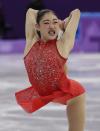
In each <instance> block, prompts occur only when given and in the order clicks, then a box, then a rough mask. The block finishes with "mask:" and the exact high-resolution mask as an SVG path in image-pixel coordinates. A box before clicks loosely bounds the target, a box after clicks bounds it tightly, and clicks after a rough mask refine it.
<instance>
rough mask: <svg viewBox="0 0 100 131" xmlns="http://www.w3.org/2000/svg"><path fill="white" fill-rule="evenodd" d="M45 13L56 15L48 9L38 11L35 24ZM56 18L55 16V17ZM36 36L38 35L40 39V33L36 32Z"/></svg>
mask: <svg viewBox="0 0 100 131" xmlns="http://www.w3.org/2000/svg"><path fill="white" fill-rule="evenodd" d="M47 13H53V14H54V15H56V13H55V12H54V11H53V10H50V9H43V10H39V11H38V13H37V18H36V23H37V24H39V23H40V20H41V19H42V18H43V16H44V15H45V14H47ZM56 16H57V15H56ZM37 34H38V35H39V37H41V34H40V31H37Z"/></svg>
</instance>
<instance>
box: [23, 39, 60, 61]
mask: <svg viewBox="0 0 100 131" xmlns="http://www.w3.org/2000/svg"><path fill="white" fill-rule="evenodd" d="M53 41H57V39H53V40H48V41H46V42H44V41H43V40H42V39H39V40H37V41H36V42H35V43H34V44H33V45H32V47H31V48H30V49H29V51H28V53H27V54H26V55H25V56H24V57H23V59H24V60H25V59H26V57H27V55H28V54H29V53H30V51H31V50H32V48H33V46H34V45H35V44H36V43H38V44H39V45H42V44H43V45H47V43H52V42H53Z"/></svg>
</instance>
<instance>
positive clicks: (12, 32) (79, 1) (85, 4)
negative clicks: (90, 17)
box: [0, 0, 100, 39]
mask: <svg viewBox="0 0 100 131" xmlns="http://www.w3.org/2000/svg"><path fill="white" fill-rule="evenodd" d="M0 3H1V5H2V10H3V13H4V16H5V21H6V24H5V25H6V27H7V33H6V38H7V39H8V38H13V39H16V38H25V34H24V32H25V29H24V26H25V14H26V10H27V9H28V8H29V7H31V8H35V9H43V8H49V9H53V10H54V11H55V12H56V13H57V14H58V17H60V18H61V19H64V18H65V17H66V16H67V15H68V14H69V13H70V11H71V10H73V9H75V8H79V9H80V10H81V12H100V0H0Z"/></svg>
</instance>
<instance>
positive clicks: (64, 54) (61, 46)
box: [56, 40, 68, 59]
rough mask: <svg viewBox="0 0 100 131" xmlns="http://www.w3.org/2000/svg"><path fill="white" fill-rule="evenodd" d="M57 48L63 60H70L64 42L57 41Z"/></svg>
mask: <svg viewBox="0 0 100 131" xmlns="http://www.w3.org/2000/svg"><path fill="white" fill-rule="evenodd" d="M56 46H57V50H58V52H59V54H60V55H61V56H62V57H63V58H65V59H67V58H68V53H67V49H66V48H65V47H64V44H63V42H62V41H61V40H57V42H56Z"/></svg>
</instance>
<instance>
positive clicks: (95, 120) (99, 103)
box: [0, 53, 100, 131]
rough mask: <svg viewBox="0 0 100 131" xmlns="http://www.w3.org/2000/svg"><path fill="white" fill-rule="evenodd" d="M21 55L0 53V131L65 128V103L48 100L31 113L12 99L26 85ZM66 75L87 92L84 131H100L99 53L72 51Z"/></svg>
mask: <svg viewBox="0 0 100 131" xmlns="http://www.w3.org/2000/svg"><path fill="white" fill-rule="evenodd" d="M22 58H23V56H22V54H20V55H14V54H12V55H0V131H68V130H67V127H68V124H67V116H66V106H63V105H60V104H54V103H49V104H48V105H46V106H45V107H43V108H41V109H40V110H38V111H37V112H35V113H33V114H28V113H26V112H25V111H24V110H23V109H22V108H21V107H20V106H19V105H17V103H16V101H15V96H14V94H15V92H16V91H18V90H21V89H24V88H26V87H28V86H29V85H30V84H29V82H28V77H27V74H26V70H25V67H24V63H23V59H22ZM68 68H69V71H68V76H69V77H71V78H72V79H75V80H78V81H79V82H81V83H82V84H83V85H84V87H85V88H86V91H87V99H86V100H87V101H86V103H87V105H86V110H87V114H86V128H85V131H100V54H85V53H83V54H75V53H73V54H71V55H70V56H69V59H68Z"/></svg>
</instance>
